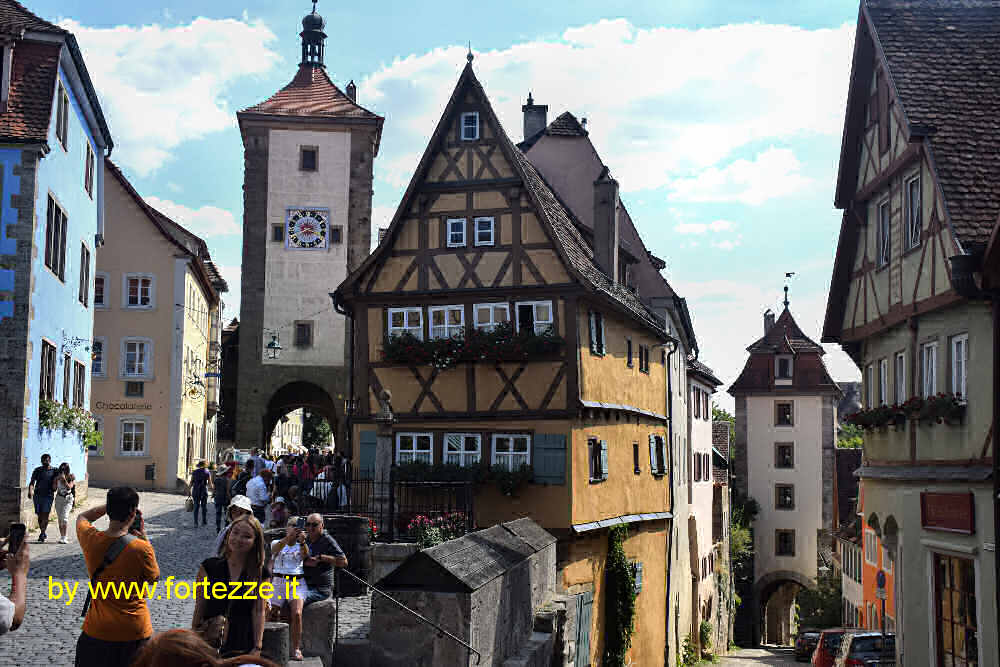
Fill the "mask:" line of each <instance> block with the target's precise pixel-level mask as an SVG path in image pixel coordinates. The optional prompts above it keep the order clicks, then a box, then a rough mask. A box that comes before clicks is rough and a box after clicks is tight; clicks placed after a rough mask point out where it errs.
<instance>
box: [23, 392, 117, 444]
mask: <svg viewBox="0 0 1000 667" xmlns="http://www.w3.org/2000/svg"><path fill="white" fill-rule="evenodd" d="M38 425H39V426H40V427H41V428H44V429H49V430H55V429H59V430H61V431H63V432H64V433H65V432H66V431H72V432H75V433H76V434H78V435H79V436H80V440H81V448H82V450H83V451H87V448H89V447H98V448H99V447H100V446H101V442H102V440H103V438H102V436H101V432H100V431H98V430H97V422H96V420H95V419H94V415H92V414H90V412H89V411H87V410H85V409H84V408H74V407H72V406H69V405H63V404H62V403H58V402H56V401H50V400H47V399H44V398H43V399H42V400H41V402H40V403H39V405H38Z"/></svg>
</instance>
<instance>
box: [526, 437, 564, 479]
mask: <svg viewBox="0 0 1000 667" xmlns="http://www.w3.org/2000/svg"><path fill="white" fill-rule="evenodd" d="M534 441H535V452H534V457H533V459H532V468H533V469H534V473H535V480H534V481H535V483H536V484H565V483H566V436H565V435H563V434H561V433H536V434H535V438H534Z"/></svg>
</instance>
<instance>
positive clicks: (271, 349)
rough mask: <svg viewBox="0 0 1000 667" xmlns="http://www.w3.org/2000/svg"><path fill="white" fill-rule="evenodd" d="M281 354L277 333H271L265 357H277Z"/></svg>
mask: <svg viewBox="0 0 1000 667" xmlns="http://www.w3.org/2000/svg"><path fill="white" fill-rule="evenodd" d="M280 356H281V343H279V342H278V334H271V342H270V343H268V344H267V358H268V359H277V358H278V357H280Z"/></svg>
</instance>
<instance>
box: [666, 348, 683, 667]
mask: <svg viewBox="0 0 1000 667" xmlns="http://www.w3.org/2000/svg"><path fill="white" fill-rule="evenodd" d="M665 347H667V363H666V372H667V439H668V442H669V443H670V452H671V454H673V453H674V389H673V386H674V385H673V375H672V374H671V370H670V368H671V366H670V362H671V358H672V357H673V356H674V353H675V352H677V341H676V340H672V341H670V342H669V343H667V344H666V345H665ZM674 465H675V462H674V461H673V460H671V461H670V508H669V509H668V510H667V511H669V512H670V516H671V519H670V530H669V531H668V532H667V627H666V628H664V630H665V631H666V635H667V637H666V639H667V641H666V645H667V646H670V574H671V571H672V570H673V567H671V560H670V559H671V558H672V556H671V554H673V552H674V530H675V529H676V524H675V521H676V520H677V519H676V517H674V494H675V493H676V489H675V488H674ZM679 621H680V619H679V618H676V617H675V618H674V623H675V624H676V623H678V622H679ZM675 636H676V633H675ZM675 648H678V647H675ZM668 653H669V651H668ZM665 657H666V661H665V662H664V664H669V660H670V656H669V655H667V656H665Z"/></svg>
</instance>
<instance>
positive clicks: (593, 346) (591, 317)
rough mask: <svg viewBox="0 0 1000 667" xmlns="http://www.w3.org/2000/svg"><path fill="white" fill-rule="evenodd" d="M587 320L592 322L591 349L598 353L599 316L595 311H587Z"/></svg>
mask: <svg viewBox="0 0 1000 667" xmlns="http://www.w3.org/2000/svg"><path fill="white" fill-rule="evenodd" d="M587 321H588V322H589V323H590V351H591V352H593V353H594V354H597V318H596V317H595V316H594V311H590V312H588V313H587Z"/></svg>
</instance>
